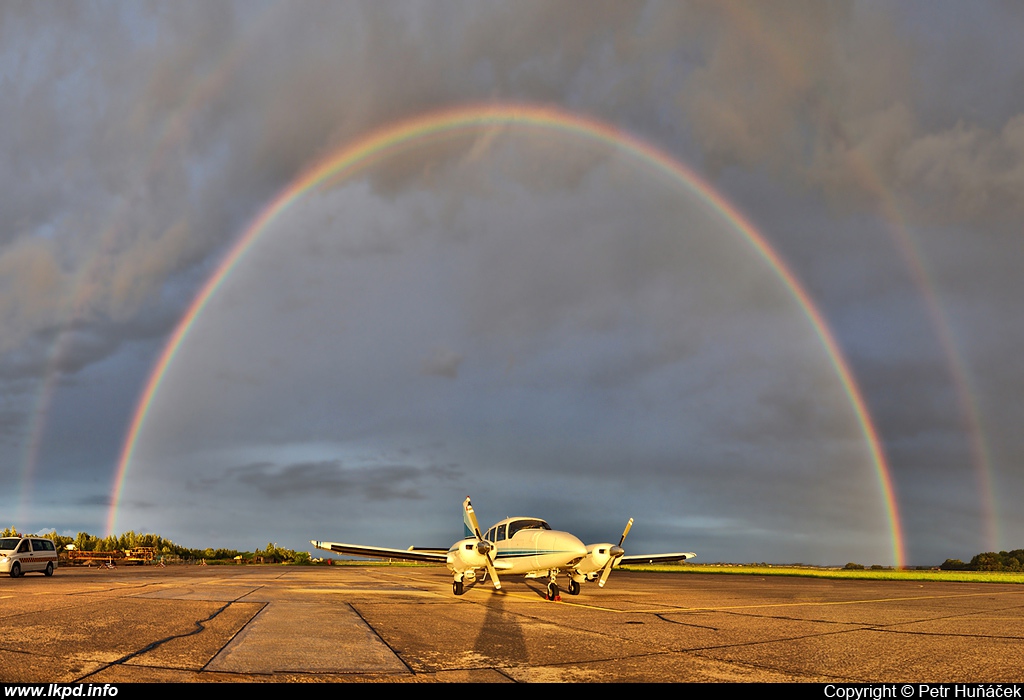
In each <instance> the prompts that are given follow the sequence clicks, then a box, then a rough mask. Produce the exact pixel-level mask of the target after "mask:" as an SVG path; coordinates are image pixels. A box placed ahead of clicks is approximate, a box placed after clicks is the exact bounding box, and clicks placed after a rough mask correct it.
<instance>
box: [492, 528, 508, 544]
mask: <svg viewBox="0 0 1024 700" xmlns="http://www.w3.org/2000/svg"><path fill="white" fill-rule="evenodd" d="M495 538H496V539H495V540H494V541H495V542H501V541H502V540H504V539H505V526H504V525H499V526H498V534H497V535H495Z"/></svg>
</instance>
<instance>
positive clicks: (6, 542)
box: [0, 537, 21, 552]
mask: <svg viewBox="0 0 1024 700" xmlns="http://www.w3.org/2000/svg"><path fill="white" fill-rule="evenodd" d="M19 542H21V538H20V537H3V538H0V552H4V551H7V550H9V549H14V548H15V547H17V546H18V543H19Z"/></svg>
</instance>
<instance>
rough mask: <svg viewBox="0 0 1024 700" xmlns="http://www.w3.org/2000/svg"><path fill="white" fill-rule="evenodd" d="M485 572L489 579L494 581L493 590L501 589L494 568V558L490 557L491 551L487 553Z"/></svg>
mask: <svg viewBox="0 0 1024 700" xmlns="http://www.w3.org/2000/svg"><path fill="white" fill-rule="evenodd" d="M487 574H488V575H489V576H490V577H491V581H492V582H493V583H494V590H496V591H500V590H501V581H500V580H499V579H498V572H497V571H495V569H494V559H492V558H491V553H490V552H488V553H487Z"/></svg>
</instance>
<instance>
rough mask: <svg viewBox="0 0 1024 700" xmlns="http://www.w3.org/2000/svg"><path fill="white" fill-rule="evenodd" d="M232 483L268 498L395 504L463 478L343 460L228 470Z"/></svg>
mask: <svg viewBox="0 0 1024 700" xmlns="http://www.w3.org/2000/svg"><path fill="white" fill-rule="evenodd" d="M225 474H226V478H227V479H229V480H230V481H233V482H237V483H240V484H244V485H246V486H251V487H253V488H256V489H257V490H259V491H260V492H262V493H263V494H264V495H265V496H266V497H268V498H275V499H276V498H293V497H300V496H301V497H310V496H317V497H328V498H351V497H356V498H365V499H367V500H370V501H393V500H407V499H421V498H423V488H424V486H425V485H426V484H428V483H431V482H437V481H439V480H440V481H448V480H451V479H453V478H455V477H457V476H459V471H458V469H457V468H455V467H454V466H452V465H447V466H429V467H412V466H407V465H379V466H373V467H362V468H359V469H351V468H345V467H344V466H343V465H342V463H341V461H340V460H327V461H321V462H303V463H297V464H289V465H286V466H284V467H277V466H274V465H272V464H270V463H268V462H257V463H253V464H247V465H242V466H238V467H232V468H229V469H227V470H226V472H225Z"/></svg>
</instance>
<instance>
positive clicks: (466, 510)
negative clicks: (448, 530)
mask: <svg viewBox="0 0 1024 700" xmlns="http://www.w3.org/2000/svg"><path fill="white" fill-rule="evenodd" d="M472 510H473V504H472V503H470V502H469V496H466V500H465V502H464V503H463V504H462V527H463V529H464V530H465V537H467V538H468V537H476V533H475V532H474V531H473V523H472V522H471V521H470V519H469V514H470V512H471V511H472Z"/></svg>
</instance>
